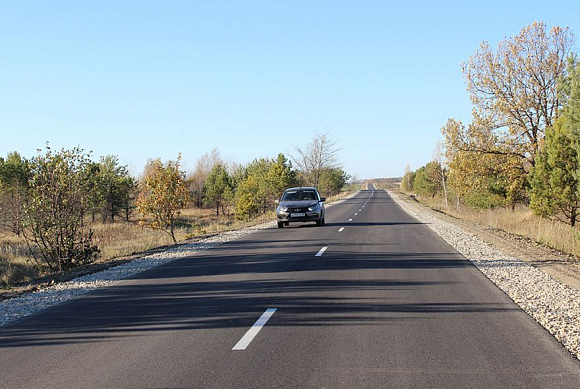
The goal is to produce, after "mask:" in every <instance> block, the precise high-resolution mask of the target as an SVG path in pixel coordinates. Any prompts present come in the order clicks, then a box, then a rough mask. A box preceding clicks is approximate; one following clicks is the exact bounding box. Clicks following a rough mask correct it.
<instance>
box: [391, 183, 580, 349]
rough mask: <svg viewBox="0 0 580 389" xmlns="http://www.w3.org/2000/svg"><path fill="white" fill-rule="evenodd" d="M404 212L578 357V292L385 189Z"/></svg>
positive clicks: (579, 321)
mask: <svg viewBox="0 0 580 389" xmlns="http://www.w3.org/2000/svg"><path fill="white" fill-rule="evenodd" d="M388 193H389V195H390V196H391V197H392V198H393V200H395V202H397V204H399V205H400V206H401V207H402V208H403V209H404V210H405V211H406V212H407V213H409V214H410V215H412V216H413V217H415V218H416V219H417V220H419V221H421V222H423V223H426V224H427V225H428V226H429V227H430V228H431V229H432V230H433V231H435V233H437V235H439V236H440V237H441V238H443V239H444V240H445V241H447V243H449V244H450V245H451V246H453V248H455V249H456V250H457V251H458V252H460V253H461V254H462V255H463V256H464V257H465V258H467V259H469V260H470V261H471V262H473V264H474V265H475V266H477V268H478V269H479V270H480V271H481V272H482V273H483V274H484V275H485V276H486V277H487V278H489V279H490V280H491V281H492V282H493V283H494V284H496V285H497V286H498V287H499V288H500V289H501V290H503V291H504V292H505V293H506V294H507V295H508V296H509V297H510V298H511V299H512V300H513V301H514V302H515V303H516V304H518V305H519V306H520V307H521V308H522V309H523V310H524V311H525V312H526V313H527V314H528V315H530V316H531V317H532V318H534V319H535V320H536V321H537V322H538V323H540V324H541V325H542V326H543V327H544V328H545V329H547V330H548V331H549V332H550V333H551V334H552V335H554V337H555V338H556V339H557V340H558V341H559V342H560V343H562V344H563V345H564V347H565V348H566V349H567V350H568V351H570V352H571V353H572V354H573V355H574V356H576V358H578V359H580V292H579V291H577V290H575V289H572V288H570V287H569V286H567V285H564V284H563V283H561V282H560V281H558V280H556V279H554V278H552V277H551V276H549V275H548V274H546V273H544V272H543V271H541V270H540V269H538V268H536V267H534V266H531V265H530V264H528V263H526V262H523V261H521V260H519V259H517V258H514V257H512V256H509V255H506V254H504V253H502V252H501V251H500V250H498V249H497V248H495V247H494V246H492V245H490V244H489V243H487V242H484V241H482V240H481V239H478V238H477V237H476V236H475V235H473V234H471V233H467V232H465V231H463V230H462V229H461V228H460V227H458V226H455V225H453V224H451V223H448V222H446V221H443V220H440V219H439V218H437V217H436V216H435V215H434V214H431V213H430V212H429V213H428V212H424V211H422V210H421V208H420V207H418V206H416V205H414V204H412V203H408V202H406V201H404V200H402V199H401V198H399V196H398V195H397V193H393V192H391V191H388Z"/></svg>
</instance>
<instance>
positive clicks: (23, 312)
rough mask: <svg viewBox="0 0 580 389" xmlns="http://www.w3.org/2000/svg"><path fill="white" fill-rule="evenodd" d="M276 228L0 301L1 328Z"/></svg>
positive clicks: (182, 248) (231, 234) (230, 235)
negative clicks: (140, 274)
mask: <svg viewBox="0 0 580 389" xmlns="http://www.w3.org/2000/svg"><path fill="white" fill-rule="evenodd" d="M356 193H358V192H355V193H353V194H351V195H349V196H347V197H345V198H343V199H340V200H338V201H335V202H333V203H332V204H329V205H328V206H327V207H331V206H333V205H334V204H339V203H341V202H342V201H344V200H346V199H349V198H351V197H353V196H354V195H356ZM275 226H276V221H275V220H273V221H271V222H266V223H261V224H258V225H255V226H251V227H247V228H242V229H239V230H234V231H227V232H223V233H221V234H218V235H215V236H212V237H209V238H206V239H202V240H200V241H197V242H195V243H186V244H180V245H176V246H172V247H171V248H169V249H167V250H165V251H162V252H159V253H155V254H150V255H147V256H144V257H141V258H138V259H135V260H133V261H130V262H127V263H124V264H122V265H118V266H115V267H111V268H109V269H107V270H103V271H100V272H97V273H93V274H88V275H85V276H82V277H78V278H75V279H74V280H71V281H67V282H63V283H59V284H56V285H54V286H51V287H48V288H46V289H42V290H39V291H36V292H32V293H27V294H24V295H22V296H19V297H15V298H12V299H9V300H5V301H1V302H0V326H3V325H5V324H8V323H9V322H11V321H14V320H17V319H20V318H22V317H24V316H28V315H31V314H33V313H36V312H38V311H40V310H42V309H45V308H48V307H51V306H53V305H56V304H60V303H62V302H65V301H67V300H70V299H71V298H73V297H75V296H78V295H81V294H85V293H88V292H90V291H91V290H94V289H97V288H100V287H103V286H107V285H111V284H112V283H113V282H114V281H117V280H121V279H123V278H128V277H131V276H133V275H135V274H137V273H140V272H142V271H145V270H148V269H151V268H154V267H157V266H159V265H163V264H165V263H168V262H171V261H174V260H176V259H179V258H184V257H187V256H190V255H193V254H194V253H197V252H198V251H201V250H206V249H208V248H210V247H213V246H215V245H218V244H220V243H225V242H229V241H232V240H235V239H238V238H239V237H242V236H244V235H248V234H251V233H253V232H255V231H259V230H263V229H266V228H273V227H275Z"/></svg>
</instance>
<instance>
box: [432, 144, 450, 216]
mask: <svg viewBox="0 0 580 389" xmlns="http://www.w3.org/2000/svg"><path fill="white" fill-rule="evenodd" d="M433 161H434V162H435V163H436V164H437V167H438V169H437V175H438V176H439V177H437V178H438V180H439V181H440V182H441V187H442V188H443V195H444V197H445V208H449V202H448V196H447V177H446V173H445V170H446V164H447V163H446V161H445V159H444V152H443V148H442V145H441V141H437V143H435V149H433Z"/></svg>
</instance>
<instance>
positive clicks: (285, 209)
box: [278, 207, 288, 212]
mask: <svg viewBox="0 0 580 389" xmlns="http://www.w3.org/2000/svg"><path fill="white" fill-rule="evenodd" d="M278 210H279V211H281V212H286V211H287V210H288V207H279V208H278Z"/></svg>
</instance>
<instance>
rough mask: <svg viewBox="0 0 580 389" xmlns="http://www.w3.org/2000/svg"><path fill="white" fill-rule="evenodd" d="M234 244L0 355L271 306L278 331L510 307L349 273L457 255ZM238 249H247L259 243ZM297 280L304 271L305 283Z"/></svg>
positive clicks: (6, 335) (23, 328)
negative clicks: (260, 250)
mask: <svg viewBox="0 0 580 389" xmlns="http://www.w3.org/2000/svg"><path fill="white" fill-rule="evenodd" d="M283 243H284V244H288V241H284V242H283ZM302 243H304V242H302ZM239 244H240V243H235V242H232V243H230V244H224V245H222V246H220V251H221V250H223V252H222V253H221V254H222V255H219V256H214V255H211V250H210V251H208V252H204V253H200V254H199V255H195V256H193V257H191V258H184V259H181V260H178V261H175V262H172V263H170V264H168V265H165V266H162V267H159V268H156V269H153V270H150V271H148V272H145V273H142V274H141V275H139V276H138V277H137V278H134V279H132V280H128V281H125V282H124V283H122V284H119V285H117V286H114V287H109V288H103V289H99V290H96V291H94V292H92V293H90V294H87V295H85V296H83V297H81V298H77V299H74V300H71V301H69V302H68V303H65V304H62V305H59V306H56V307H54V308H52V309H50V310H47V311H45V312H42V313H40V314H37V315H35V316H32V317H29V318H26V319H24V320H22V321H20V322H17V323H14V324H12V325H9V326H5V327H3V328H0V348H3V347H26V346H38V345H63V344H72V343H91V342H101V341H115V340H116V339H119V338H126V337H132V336H144V335H146V334H150V333H152V332H160V331H183V330H203V329H215V328H228V327H244V328H246V327H249V326H251V325H252V324H253V322H254V321H255V320H256V318H257V317H258V316H259V315H260V314H261V313H262V312H263V311H264V310H265V309H266V308H269V307H276V308H278V312H279V313H278V315H283V320H282V319H280V320H273V321H272V323H271V324H269V325H278V326H344V325H379V324H380V325H384V324H385V323H386V324H388V323H389V322H395V321H405V320H426V319H428V318H429V317H431V316H433V317H435V316H437V317H439V318H440V315H447V314H458V313H463V314H470V313H481V312H501V311H508V310H513V309H514V308H510V307H509V306H507V305H504V304H500V303H497V302H495V303H490V302H486V301H481V302H479V303H473V302H471V303H467V302H466V301H467V300H466V299H462V296H461V293H458V295H457V296H451V297H448V298H447V299H443V300H442V299H436V298H433V299H431V300H430V299H429V298H428V297H429V296H430V295H431V294H432V293H433V294H435V291H436V290H437V289H438V288H441V287H448V286H449V285H450V284H457V285H456V286H457V289H458V291H461V290H462V288H469V285H461V284H460V283H459V282H443V281H441V280H434V281H433V280H425V279H420V278H417V279H411V278H409V279H405V280H400V279H395V278H392V279H376V278H372V277H371V278H368V277H367V278H364V279H361V278H360V277H359V276H357V272H358V271H363V270H369V269H371V270H377V271H379V270H388V271H389V272H390V271H396V270H405V269H406V270H413V269H453V268H465V267H470V266H472V265H471V264H470V262H468V261H467V260H465V259H463V258H462V257H461V256H459V255H457V254H449V253H443V254H442V253H402V252H393V253H389V254H385V253H384V252H383V253H380V254H379V253H377V252H372V251H371V250H370V249H369V251H363V252H349V251H340V250H337V251H333V252H332V253H328V254H325V256H324V258H323V259H320V258H316V257H314V256H304V255H303V254H301V255H302V256H301V257H300V258H297V257H296V255H297V254H292V253H279V254H271V253H270V254H269V255H267V256H262V257H260V256H256V255H250V254H249V253H248V254H247V255H244V254H240V253H239V252H236V253H233V252H232V254H231V255H228V250H232V251H235V250H234V249H235V248H236V247H235V246H236V245H239ZM244 244H245V245H249V246H252V247H254V248H256V247H259V246H260V245H261V244H265V243H264V242H251V241H250V242H247V241H246V242H244ZM267 244H269V245H276V244H282V242H268V243H267ZM290 244H292V242H290ZM226 246H231V247H226ZM238 248H239V247H238ZM338 270H343V272H340V271H338ZM337 271H338V272H337ZM304 272H311V273H309V275H308V277H306V276H305V273H304ZM245 274H254V276H253V278H254V279H253V280H251V281H248V280H245V279H244V278H245V277H244V275H245ZM276 274H278V275H279V276H276ZM381 274H384V273H381ZM387 274H388V273H387ZM417 274H418V273H417ZM454 287H455V286H454ZM369 291H372V292H373V293H372V294H371V293H367V292H369ZM405 291H413V293H418V294H419V295H422V296H426V298H425V299H423V301H424V302H421V303H403V302H402V299H400V298H395V296H399V297H400V296H401V293H405ZM369 296H372V297H369ZM425 301H430V302H425ZM425 314H426V315H425Z"/></svg>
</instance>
